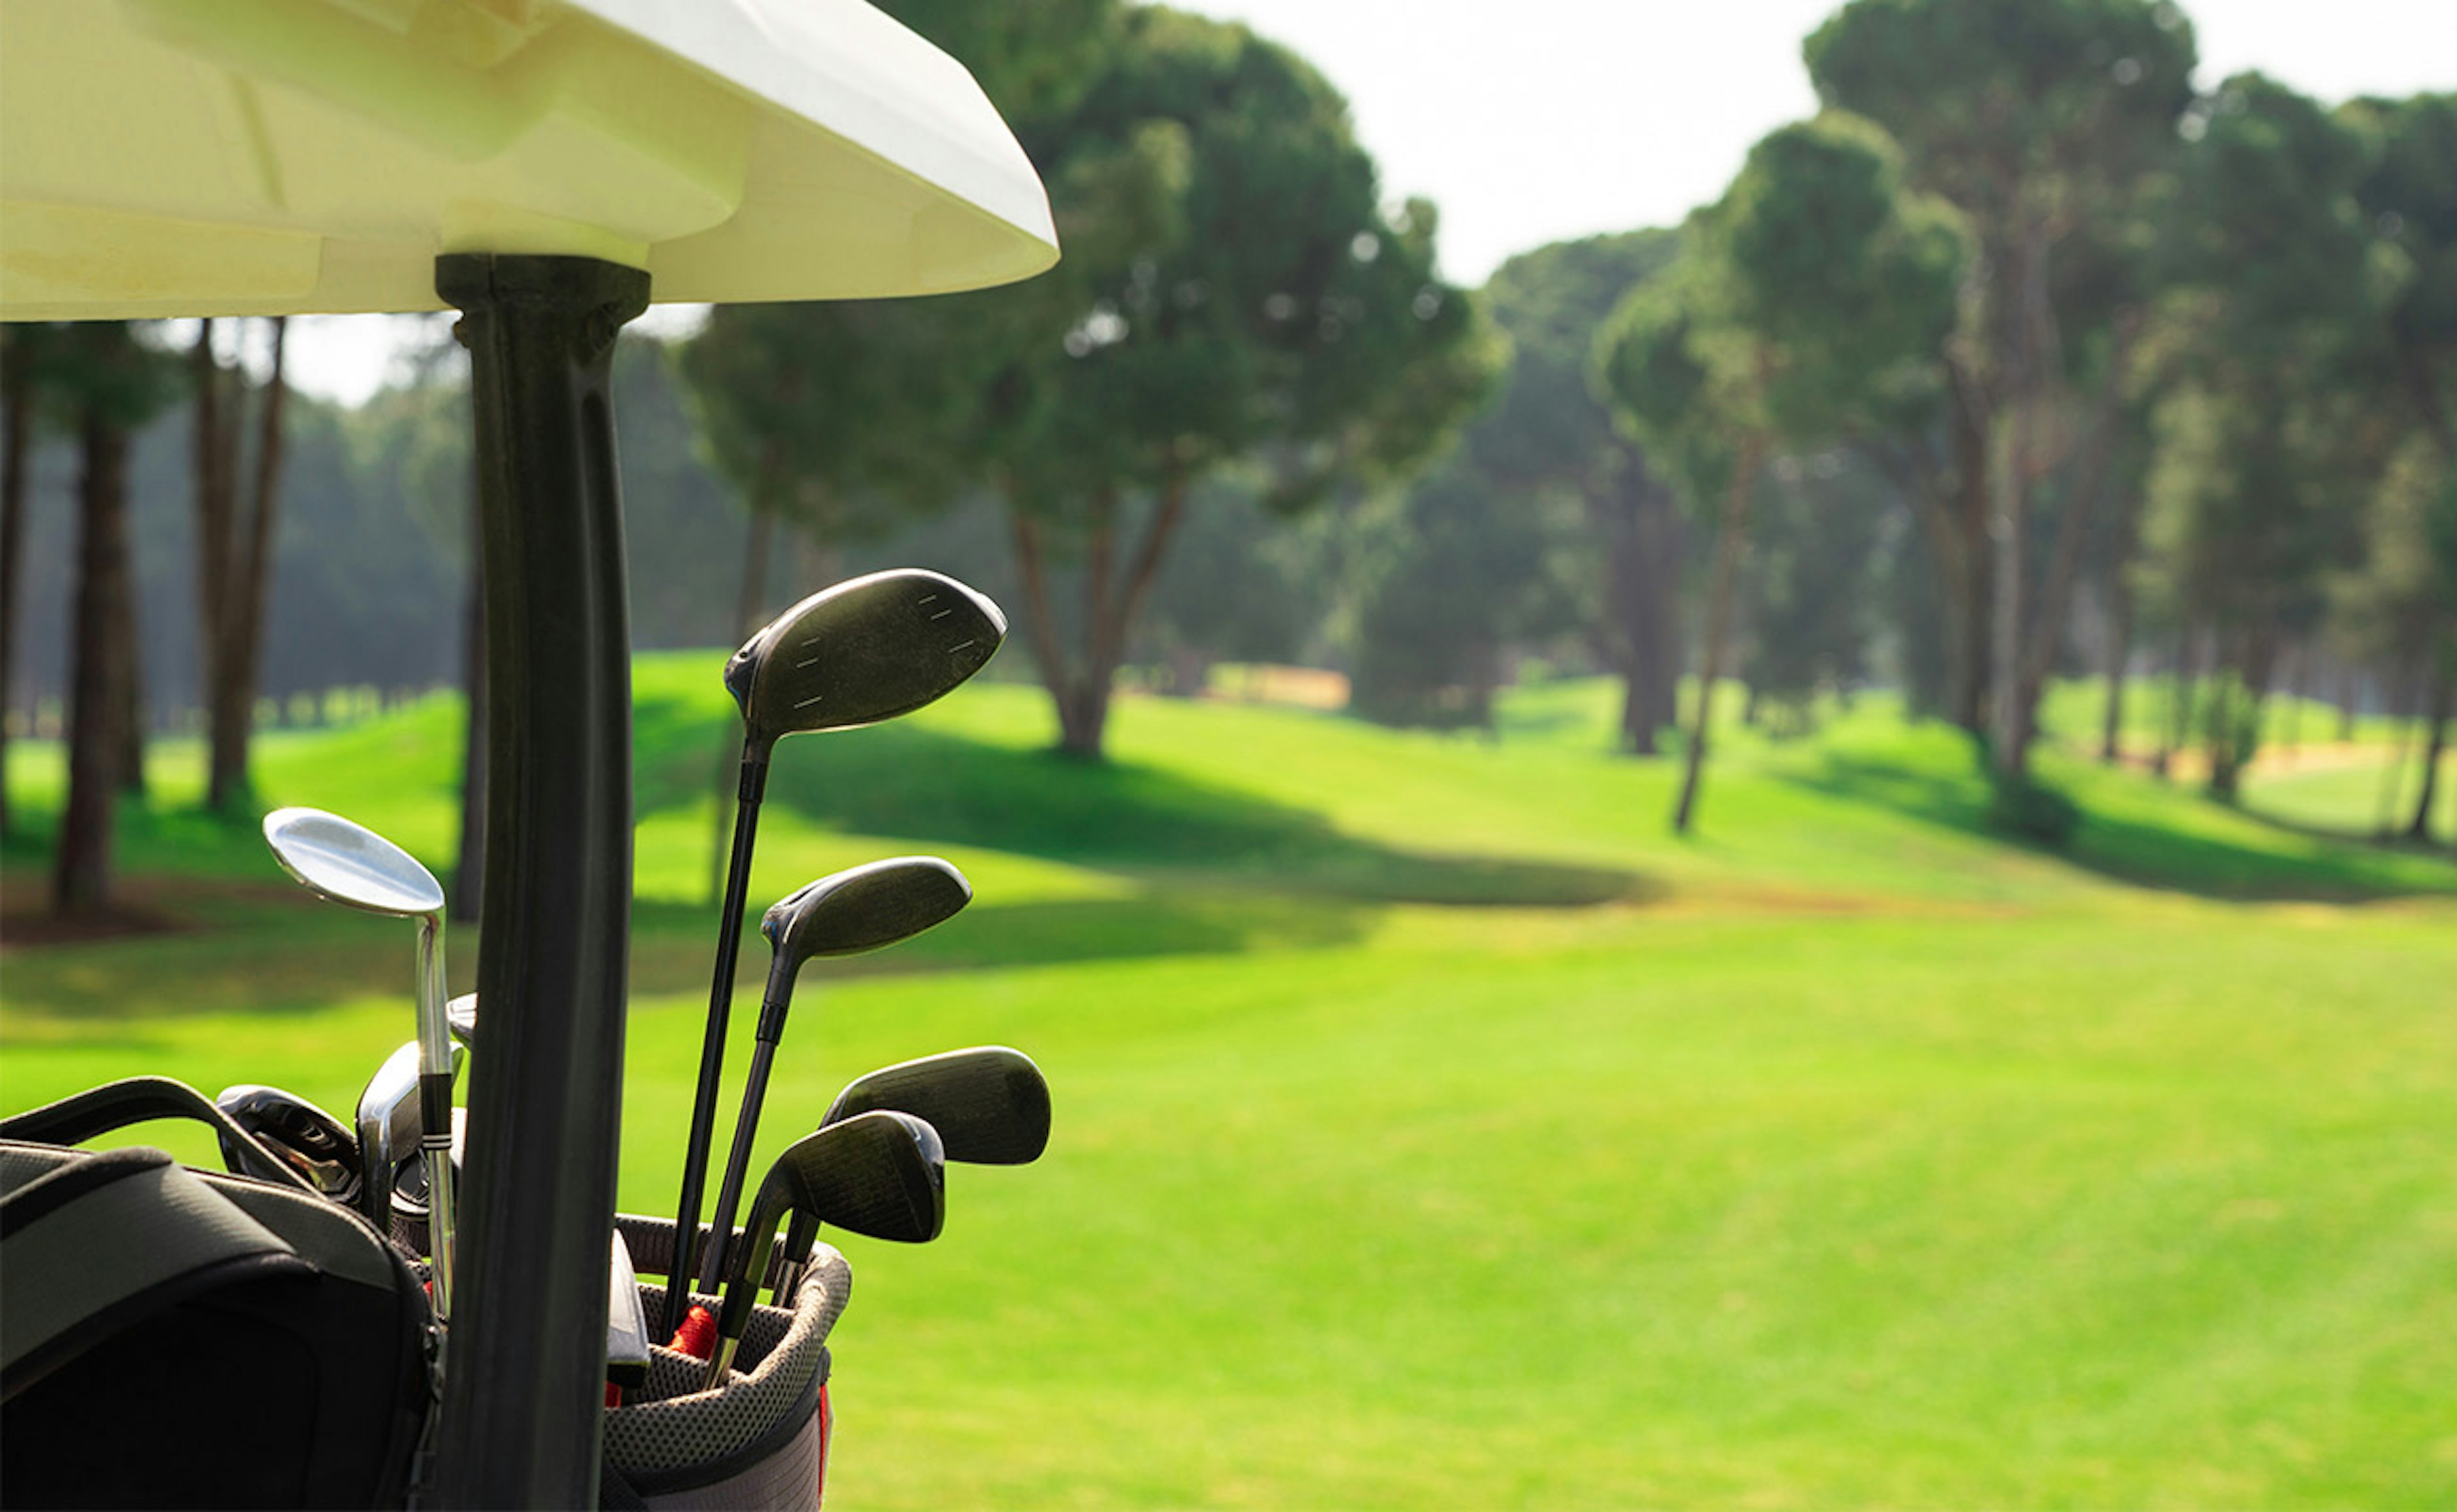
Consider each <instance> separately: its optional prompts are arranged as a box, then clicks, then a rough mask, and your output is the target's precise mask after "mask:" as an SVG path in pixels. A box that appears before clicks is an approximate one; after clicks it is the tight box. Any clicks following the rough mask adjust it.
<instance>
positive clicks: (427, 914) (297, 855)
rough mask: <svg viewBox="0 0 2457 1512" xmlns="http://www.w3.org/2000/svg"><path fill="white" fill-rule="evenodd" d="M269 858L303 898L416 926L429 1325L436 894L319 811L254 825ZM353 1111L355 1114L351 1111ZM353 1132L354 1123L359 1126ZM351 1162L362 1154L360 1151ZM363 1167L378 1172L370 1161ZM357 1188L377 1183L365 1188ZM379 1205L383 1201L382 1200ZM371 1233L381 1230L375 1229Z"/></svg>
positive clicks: (437, 1066)
mask: <svg viewBox="0 0 2457 1512" xmlns="http://www.w3.org/2000/svg"><path fill="white" fill-rule="evenodd" d="M264 842H265V843H266V844H267V845H269V846H271V847H272V848H273V859H274V860H277V861H279V862H280V863H281V869H282V870H283V871H286V872H288V873H289V874H290V875H291V876H292V877H294V878H296V879H297V880H299V883H300V884H301V885H302V886H304V887H305V888H306V889H307V890H308V891H309V892H312V893H315V894H317V895H318V896H319V897H321V898H325V899H329V900H331V901H334V902H337V903H342V904H345V905H347V906H349V907H352V908H361V909H364V910H366V911H367V912H369V913H376V914H388V915H391V916H393V917H395V918H402V919H413V920H416V921H417V922H418V1041H417V1044H418V1079H419V1097H420V1101H421V1105H422V1106H421V1108H420V1129H421V1137H422V1139H423V1143H424V1148H425V1150H426V1156H427V1167H428V1170H427V1178H426V1179H427V1185H428V1187H429V1188H430V1189H431V1190H432V1191H434V1193H435V1200H434V1202H433V1203H432V1204H431V1205H430V1206H431V1209H432V1212H433V1216H432V1218H431V1220H430V1221H431V1225H432V1227H431V1230H430V1232H431V1234H432V1242H433V1245H434V1253H433V1254H432V1256H431V1258H432V1259H433V1260H434V1262H435V1317H436V1320H437V1321H438V1322H443V1321H444V1320H446V1319H447V1318H449V1317H450V1316H451V1312H452V1212H453V1201H452V1163H451V1159H450V1151H451V1146H452V1072H453V1068H454V1067H455V1066H456V1065H457V1064H458V1062H457V1061H456V1060H455V1059H454V1055H455V1051H454V1048H453V1046H452V1036H451V1029H450V1025H449V1024H448V1022H447V1019H446V1016H445V1012H444V889H443V887H442V886H441V885H439V884H438V883H437V882H436V880H435V875H434V874H433V873H432V872H429V871H428V870H427V869H426V868H425V867H423V866H422V865H420V864H419V863H418V860H417V859H416V858H415V857H413V856H411V855H410V854H409V853H408V852H407V851H404V850H403V849H402V848H401V847H400V846H398V845H395V844H394V843H393V842H392V841H390V840H388V839H384V838H383V837H382V836H381V835H378V834H377V833H376V832H375V831H373V830H371V829H368V828H367V827H366V826H365V825H363V824H355V823H352V822H351V821H350V820H348V819H345V818H341V816H340V815H337V814H327V813H325V812H323V811H322V810H321V809H301V808H290V809H276V810H274V811H273V812H272V813H270V814H268V815H266V816H265V817H264ZM361 1111H362V1112H363V1107H362V1108H361ZM363 1129H364V1125H363V1124H361V1130H362V1131H363ZM360 1153H361V1157H363V1156H364V1155H365V1154H366V1150H364V1148H363V1147H361V1151H360ZM365 1169H366V1170H369V1171H377V1170H382V1169H383V1168H380V1167H378V1166H376V1165H375V1164H374V1163H373V1162H372V1161H367V1162H365ZM367 1185H369V1186H376V1185H379V1183H377V1182H376V1181H374V1180H370V1181H369V1182H368V1183H367ZM387 1200H388V1199H387ZM379 1232H382V1231H381V1229H380V1230H379Z"/></svg>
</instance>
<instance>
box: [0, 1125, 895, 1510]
mask: <svg viewBox="0 0 2457 1512" xmlns="http://www.w3.org/2000/svg"><path fill="white" fill-rule="evenodd" d="M163 1118H186V1119H194V1120H196V1121H199V1122H202V1123H205V1124H209V1125H211V1126H213V1127H214V1128H215V1129H217V1131H218V1132H219V1133H220V1134H221V1136H222V1137H223V1139H224V1140H225V1142H228V1141H238V1142H241V1145H242V1148H244V1146H246V1145H250V1144H253V1143H254V1142H253V1140H252V1139H251V1138H250V1136H249V1135H248V1134H247V1133H246V1132H245V1130H243V1129H240V1128H239V1127H238V1126H237V1124H235V1123H233V1122H232V1121H231V1120H230V1119H229V1118H228V1117H226V1116H225V1115H224V1114H223V1113H222V1112H221V1110H220V1109H219V1108H216V1107H215V1106H214V1104H213V1103H212V1102H211V1101H210V1100H209V1099H207V1098H206V1097H205V1096H204V1095H203V1094H202V1093H200V1092H198V1091H196V1089H195V1088H194V1087H189V1086H187V1085H185V1084H184V1083H180V1082H176V1081H173V1080H170V1079H169V1078H167V1077H155V1076H141V1077H132V1078H129V1079H128V1080H125V1081H119V1082H113V1083H110V1084H107V1085H105V1086H102V1087H95V1088H94V1089H93V1090H92V1091H88V1092H82V1093H79V1094H78V1095H77V1096H74V1097H71V1098H68V1099H65V1100H64V1101H61V1102H57V1103H52V1104H51V1105H49V1106H47V1107H43V1108H35V1109H33V1110H31V1111H30V1112H25V1113H20V1114H18V1115H17V1116H15V1117H13V1118H10V1119H6V1120H0V1507H399V1506H403V1505H404V1504H406V1503H407V1502H409V1500H410V1499H411V1498H412V1497H413V1496H414V1495H415V1488H416V1482H417V1474H416V1472H417V1469H418V1461H419V1457H420V1452H421V1448H422V1444H423V1436H424V1433H425V1431H426V1428H427V1426H428V1424H429V1422H430V1421H431V1419H432V1408H433V1406H434V1402H435V1395H436V1380H435V1375H434V1372H433V1370H432V1368H431V1363H432V1362H431V1357H430V1356H429V1353H428V1343H429V1337H430V1333H431V1322H432V1315H431V1314H430V1312H429V1310H428V1306H427V1300H426V1293H425V1289H424V1285H423V1282H422V1280H421V1279H420V1277H419V1274H418V1272H417V1270H416V1269H415V1268H414V1267H413V1266H412V1264H411V1263H410V1261H409V1259H408V1257H407V1256H406V1255H404V1254H403V1252H402V1251H400V1250H398V1249H396V1248H395V1247H394V1246H393V1245H391V1244H387V1243H384V1242H383V1241H382V1240H379V1239H378V1238H377V1237H376V1234H375V1231H374V1230H373V1229H372V1228H371V1227H369V1226H368V1224H367V1223H366V1221H365V1220H364V1219H363V1218H361V1216H360V1215H359V1214H358V1213H357V1212H355V1211H353V1210H351V1209H347V1208H343V1207H341V1206H338V1205H337V1204H335V1203H333V1202H330V1201H328V1200H326V1199H325V1198H323V1197H321V1196H320V1195H317V1194H316V1193H315V1192H313V1191H311V1190H310V1189H308V1188H307V1187H306V1186H305V1184H304V1183H302V1182H299V1181H297V1180H296V1179H290V1180H284V1181H273V1180H259V1179H258V1178H255V1177H252V1176H234V1175H225V1174H222V1173H220V1172H217V1171H200V1170H193V1169H191V1168H188V1167H185V1166H181V1165H179V1164H178V1163H176V1162H175V1161H174V1160H173V1159H172V1158H171V1156H170V1155H169V1154H167V1153H165V1152H164V1151H162V1150H152V1149H146V1148H143V1147H134V1148H129V1149H122V1150H104V1151H100V1152H88V1151H84V1150H76V1149H73V1148H71V1147H73V1146H75V1145H79V1144H82V1143H84V1142H85V1141H87V1140H91V1139H93V1138H96V1137H98V1136H100V1135H103V1134H107V1133H111V1132H113V1131H114V1130H117V1129H125V1128H129V1127H131V1126H133V1125H136V1124H141V1123H146V1122H150V1121H153V1120H155V1119H163ZM262 1164H263V1169H267V1170H282V1169H283V1168H282V1167H281V1166H280V1163H279V1161H278V1160H276V1159H275V1158H274V1157H273V1156H272V1155H271V1153H270V1152H263V1156H262ZM617 1225H618V1228H619V1229H620V1231H621V1232H622V1234H623V1237H624V1239H625V1241H626V1243H627V1244H628V1246H629V1247H630V1251H631V1253H632V1254H633V1255H634V1256H635V1257H636V1259H637V1261H638V1263H639V1264H640V1267H641V1269H642V1270H643V1271H648V1272H654V1273H659V1274H662V1273H663V1272H664V1270H665V1268H666V1267H667V1265H668V1264H669V1263H671V1255H672V1251H673V1226H672V1224H671V1223H670V1222H665V1221H661V1220H657V1219H649V1218H634V1217H630V1216H625V1217H622V1218H619V1219H618V1220H617ZM700 1240H701V1243H702V1244H703V1245H704V1244H705V1243H706V1242H707V1231H706V1230H705V1229H703V1230H702V1231H701V1234H700ZM800 1258H803V1259H804V1261H805V1265H804V1268H803V1271H802V1275H801V1279H800V1281H799V1282H798V1283H797V1285H796V1287H795V1295H794V1299H793V1300H794V1305H793V1306H792V1307H790V1308H777V1307H759V1308H756V1309H754V1312H753V1315H752V1317H751V1319H750V1322H749V1324H748V1326H747V1327H746V1328H745V1329H744V1332H743V1337H742V1343H741V1348H740V1351H739V1352H738V1354H737V1355H736V1357H735V1360H734V1369H733V1372H732V1373H731V1376H730V1377H729V1379H728V1380H727V1382H726V1384H725V1385H724V1386H723V1387H722V1388H720V1389H718V1390H714V1391H711V1390H706V1389H704V1386H703V1380H704V1377H705V1375H706V1372H707V1368H708V1367H707V1362H706V1361H705V1360H701V1359H696V1358H693V1357H691V1356H689V1355H685V1354H681V1353H678V1352H676V1351H673V1350H669V1349H665V1348H662V1347H659V1348H654V1349H652V1350H651V1351H650V1368H649V1374H648V1378H647V1379H646V1381H644V1382H642V1383H640V1384H638V1385H636V1386H634V1387H632V1388H631V1389H630V1391H629V1392H628V1393H627V1395H626V1398H625V1401H624V1404H623V1405H620V1406H613V1405H609V1408H608V1410H607V1415H606V1438H605V1462H604V1467H603V1471H602V1475H601V1490H600V1503H601V1505H604V1506H608V1507H621V1508H630V1507H650V1508H661V1509H662V1508H675V1509H684V1508H703V1507H705V1508H718V1507H726V1508H775V1509H795V1512H799V1509H812V1508H816V1507H817V1505H818V1504H819V1497H820V1494H821V1491H822V1489H823V1486H824V1480H825V1474H826V1463H827V1449H828V1435H829V1430H830V1427H831V1422H830V1418H829V1413H828V1406H827V1384H828V1376H829V1367H830V1360H829V1356H828V1350H827V1337H828V1334H829V1332H830V1330H831V1329H833V1328H834V1327H835V1325H836V1318H837V1317H838V1316H839V1315H841V1314H842V1313H843V1311H844V1307H845V1302H846V1300H847V1298H848V1297H849V1296H850V1295H851V1294H852V1287H853V1273H852V1269H851V1268H850V1267H849V1266H848V1265H846V1263H845V1261H844V1257H843V1256H842V1255H840V1254H838V1253H836V1251H835V1250H834V1249H832V1248H830V1247H829V1246H827V1245H818V1246H816V1247H814V1249H813V1251H812V1253H811V1254H810V1255H808V1256H805V1257H800ZM784 1260H785V1256H784V1255H783V1254H782V1253H781V1252H780V1253H777V1254H776V1256H775V1257H774V1262H773V1263H772V1266H771V1270H770V1273H769V1276H768V1277H767V1278H766V1279H767V1280H768V1281H770V1282H771V1283H773V1281H774V1276H775V1275H776V1274H777V1273H778V1270H779V1269H781V1267H782V1265H783V1264H784ZM640 1287H641V1301H642V1304H643V1306H644V1307H645V1308H646V1309H647V1310H648V1311H649V1312H650V1315H654V1314H655V1312H656V1311H657V1309H658V1308H659V1307H660V1306H661V1305H662V1303H663V1300H664V1291H663V1288H662V1287H650V1285H648V1284H647V1283H640ZM703 1300H705V1301H707V1302H709V1303H711V1304H713V1303H714V1302H715V1301H716V1298H713V1297H708V1298H703Z"/></svg>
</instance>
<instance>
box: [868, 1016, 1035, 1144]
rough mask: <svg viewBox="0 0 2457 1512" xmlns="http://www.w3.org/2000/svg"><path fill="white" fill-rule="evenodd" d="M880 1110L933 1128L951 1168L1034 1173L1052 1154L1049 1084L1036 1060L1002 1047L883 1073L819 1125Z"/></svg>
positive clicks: (877, 1072) (986, 1047) (874, 1074)
mask: <svg viewBox="0 0 2457 1512" xmlns="http://www.w3.org/2000/svg"><path fill="white" fill-rule="evenodd" d="M880 1108H885V1109H888V1110H891V1111H894V1112H898V1113H910V1114H912V1115H913V1116H914V1117H916V1118H919V1119H921V1120H923V1121H924V1122H926V1123H928V1124H929V1126H930V1127H931V1128H932V1129H936V1130H937V1131H938V1134H939V1145H940V1147H941V1148H942V1149H943V1150H945V1152H946V1157H947V1158H948V1159H949V1160H959V1161H963V1162H966V1163H967V1164H971V1165H979V1166H1028V1165H1030V1164H1031V1163H1032V1162H1034V1161H1036V1160H1038V1159H1040V1158H1041V1152H1042V1151H1043V1150H1046V1149H1047V1148H1049V1083H1048V1082H1047V1081H1046V1080H1045V1079H1044V1078H1043V1076H1042V1074H1041V1067H1038V1066H1035V1065H1033V1064H1032V1057H1030V1056H1028V1055H1026V1054H1024V1053H1023V1052H1022V1050H1011V1049H1008V1048H1007V1047H1006V1046H1002V1045H981V1046H974V1047H972V1048H971V1049H965V1050H948V1051H946V1052H945V1053H943V1054H939V1055H925V1056H923V1057H921V1058H920V1059H919V1060H918V1061H905V1062H901V1063H899V1064H898V1065H895V1066H883V1067H879V1068H878V1070H875V1071H872V1072H870V1073H869V1074H868V1075H866V1076H859V1077H857V1078H855V1079H854V1080H853V1081H852V1082H851V1083H849V1084H848V1085H847V1086H846V1087H845V1089H844V1090H843V1091H841V1092H838V1093H837V1094H836V1101H835V1102H834V1103H832V1104H830V1105H829V1107H828V1115H827V1117H825V1118H822V1119H821V1120H819V1125H820V1127H821V1128H825V1127H827V1126H828V1125H830V1124H837V1123H842V1122H843V1121H844V1120H846V1119H848V1118H852V1117H855V1116H857V1115H858V1114H861V1113H867V1112H871V1111H873V1110H875V1109H880Z"/></svg>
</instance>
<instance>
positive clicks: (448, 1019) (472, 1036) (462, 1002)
mask: <svg viewBox="0 0 2457 1512" xmlns="http://www.w3.org/2000/svg"><path fill="white" fill-rule="evenodd" d="M444 1027H445V1028H447V1029H449V1030H451V1031H452V1037H453V1038H454V1039H455V1040H458V1041H459V1042H461V1045H462V1046H463V1047H464V1048H474V1047H476V1046H477V1044H478V994H476V993H474V992H464V993H463V994H461V995H460V996H459V997H457V998H454V999H452V1000H451V1001H450V1002H448V1003H446V1004H444Z"/></svg>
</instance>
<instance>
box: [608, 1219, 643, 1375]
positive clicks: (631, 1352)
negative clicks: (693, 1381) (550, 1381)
mask: <svg viewBox="0 0 2457 1512" xmlns="http://www.w3.org/2000/svg"><path fill="white" fill-rule="evenodd" d="M613 1239H614V1243H613V1246H612V1248H611V1249H609V1251H608V1252H607V1256H606V1260H607V1270H606V1378H607V1379H608V1380H609V1381H611V1382H613V1383H614V1384H615V1385H617V1386H621V1387H624V1388H626V1389H629V1388H630V1387H634V1386H644V1385H647V1384H648V1381H649V1315H648V1314H647V1313H646V1312H644V1311H642V1309H641V1307H640V1273H639V1272H638V1271H637V1270H635V1269H633V1268H632V1265H631V1247H630V1245H628V1244H626V1243H624V1242H623V1235H622V1234H621V1233H619V1232H617V1233H616V1234H614V1235H613Z"/></svg>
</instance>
